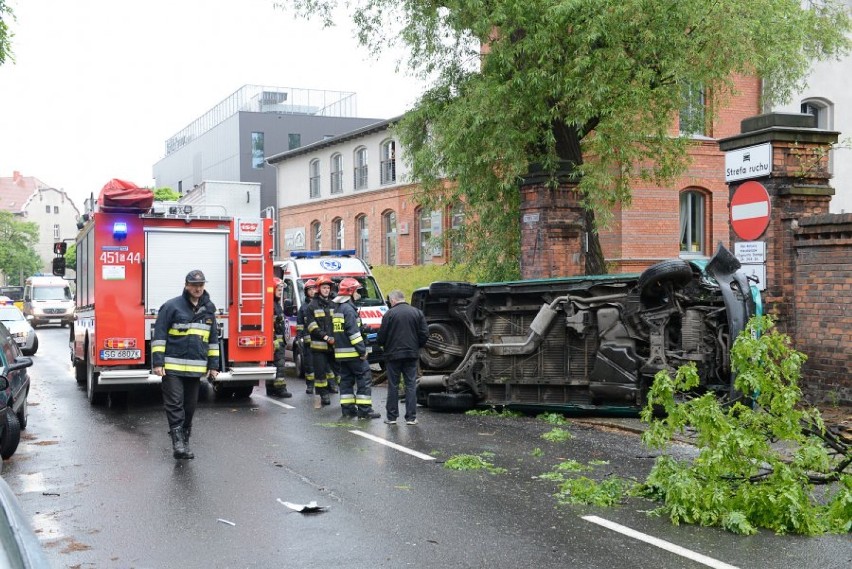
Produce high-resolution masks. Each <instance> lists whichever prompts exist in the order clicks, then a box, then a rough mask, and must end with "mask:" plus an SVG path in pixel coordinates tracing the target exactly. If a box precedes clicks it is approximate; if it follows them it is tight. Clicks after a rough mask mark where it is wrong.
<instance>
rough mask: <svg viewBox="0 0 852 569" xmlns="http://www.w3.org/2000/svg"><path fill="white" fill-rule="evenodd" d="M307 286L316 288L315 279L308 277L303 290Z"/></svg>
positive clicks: (307, 287)
mask: <svg viewBox="0 0 852 569" xmlns="http://www.w3.org/2000/svg"><path fill="white" fill-rule="evenodd" d="M309 288H317V281H315V280H314V279H308V281H307V282H306V283H305V290H308V289H309Z"/></svg>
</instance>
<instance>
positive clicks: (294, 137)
mask: <svg viewBox="0 0 852 569" xmlns="http://www.w3.org/2000/svg"><path fill="white" fill-rule="evenodd" d="M300 146H302V135H301V134H299V133H298V132H296V133H293V132H291V133H290V134H288V135H287V150H293V149H295V148H299V147H300Z"/></svg>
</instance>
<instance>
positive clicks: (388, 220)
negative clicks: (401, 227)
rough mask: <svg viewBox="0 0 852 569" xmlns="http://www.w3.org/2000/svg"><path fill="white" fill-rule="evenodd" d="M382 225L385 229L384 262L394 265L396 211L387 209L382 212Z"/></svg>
mask: <svg viewBox="0 0 852 569" xmlns="http://www.w3.org/2000/svg"><path fill="white" fill-rule="evenodd" d="M382 226H383V227H384V230H385V264H386V265H390V266H394V265H396V247H397V242H396V239H397V237H396V236H397V233H396V212H394V211H387V212H385V213H384V214H382Z"/></svg>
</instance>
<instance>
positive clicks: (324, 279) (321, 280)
mask: <svg viewBox="0 0 852 569" xmlns="http://www.w3.org/2000/svg"><path fill="white" fill-rule="evenodd" d="M316 284H317V288H319V287H321V286H322V285H328V286H331V285H333V284H334V281H333V280H331V277H330V276H328V275H322V276H321V277H317V280H316Z"/></svg>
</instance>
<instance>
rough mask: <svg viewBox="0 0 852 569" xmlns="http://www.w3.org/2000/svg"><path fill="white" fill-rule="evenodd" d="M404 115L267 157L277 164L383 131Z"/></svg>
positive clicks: (267, 160) (271, 162)
mask: <svg viewBox="0 0 852 569" xmlns="http://www.w3.org/2000/svg"><path fill="white" fill-rule="evenodd" d="M402 117H403V115H400V116H397V117H393V118H390V119H387V120H383V121H379V122H376V123H373V124H368V125H367V126H362V127H361V128H358V129H355V130H351V131H349V132H346V133H343V134H338V135H337V136H332V137H329V138H326V139H323V140H319V141H317V142H314V143H312V144H307V145H305V146H301V147H299V148H294V149H293V150H287V151H286V152H279V153H278V154H273V155H272V156H270V157H268V158H267V159H266V162H267V163H268V164H276V163H278V162H283V161H285V160H289V159H290V158H294V157H296V156H300V155H302V154H308V153H310V152H316V151H317V150H321V149H323V148H328V147H329V146H334V145H336V144H340V143H341V142H346V141H348V140H354V139H356V138H361V137H364V136H367V135H370V134H373V133H375V132H381V131H383V130H387V129H388V128H390V127H391V126H392V125H393V124H395V123H398V122H399V121H400V119H401V118H402Z"/></svg>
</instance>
